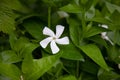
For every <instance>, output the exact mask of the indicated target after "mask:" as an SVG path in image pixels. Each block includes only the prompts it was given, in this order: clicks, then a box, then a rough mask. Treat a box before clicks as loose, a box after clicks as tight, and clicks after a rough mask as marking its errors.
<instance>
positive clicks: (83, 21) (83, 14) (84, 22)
mask: <svg viewBox="0 0 120 80" xmlns="http://www.w3.org/2000/svg"><path fill="white" fill-rule="evenodd" d="M85 27H86V21H85V11H84V9H83V12H82V29H83V32H84V31H85Z"/></svg>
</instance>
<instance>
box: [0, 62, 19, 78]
mask: <svg viewBox="0 0 120 80" xmlns="http://www.w3.org/2000/svg"><path fill="white" fill-rule="evenodd" d="M0 74H2V75H4V76H7V77H8V78H10V79H11V80H19V79H20V75H21V72H20V70H19V69H18V68H17V66H15V65H13V64H6V63H0Z"/></svg>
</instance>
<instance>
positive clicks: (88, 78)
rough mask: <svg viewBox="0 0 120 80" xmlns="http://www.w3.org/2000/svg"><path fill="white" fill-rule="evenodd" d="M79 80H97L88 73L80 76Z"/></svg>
mask: <svg viewBox="0 0 120 80" xmlns="http://www.w3.org/2000/svg"><path fill="white" fill-rule="evenodd" d="M78 80H97V76H96V75H92V74H88V73H86V72H82V73H81V74H80V78H79V79H78Z"/></svg>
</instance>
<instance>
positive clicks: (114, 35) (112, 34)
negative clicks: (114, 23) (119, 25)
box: [108, 30, 120, 45]
mask: <svg viewBox="0 0 120 80" xmlns="http://www.w3.org/2000/svg"><path fill="white" fill-rule="evenodd" d="M108 36H109V38H110V39H111V40H112V41H113V42H114V43H115V44H118V45H120V37H119V36H120V31H119V30H116V31H112V32H109V33H108Z"/></svg>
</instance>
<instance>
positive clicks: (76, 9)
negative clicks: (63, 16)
mask: <svg viewBox="0 0 120 80" xmlns="http://www.w3.org/2000/svg"><path fill="white" fill-rule="evenodd" d="M60 10H62V11H65V12H69V13H81V8H80V7H79V6H77V5H73V4H68V5H66V6H63V7H61V8H60Z"/></svg>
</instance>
